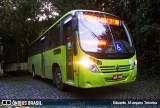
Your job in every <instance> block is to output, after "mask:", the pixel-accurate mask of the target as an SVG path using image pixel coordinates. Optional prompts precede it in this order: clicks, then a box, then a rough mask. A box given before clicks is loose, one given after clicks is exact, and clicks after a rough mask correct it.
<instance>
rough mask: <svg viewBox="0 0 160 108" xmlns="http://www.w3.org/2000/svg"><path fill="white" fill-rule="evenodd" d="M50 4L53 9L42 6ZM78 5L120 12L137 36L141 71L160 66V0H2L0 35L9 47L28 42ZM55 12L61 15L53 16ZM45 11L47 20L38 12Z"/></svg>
mask: <svg viewBox="0 0 160 108" xmlns="http://www.w3.org/2000/svg"><path fill="white" fill-rule="evenodd" d="M46 5H47V6H49V5H50V6H51V7H50V9H46V8H42V7H45V6H46ZM74 9H90V10H100V11H104V12H109V13H113V14H115V15H117V16H120V18H122V19H123V20H125V21H126V22H127V24H128V26H129V28H130V31H131V34H132V36H133V40H134V43H135V46H136V50H137V58H138V66H139V70H140V71H139V72H141V70H142V71H143V72H144V71H145V72H146V73H148V74H151V73H157V72H158V71H157V70H160V65H159V64H160V63H159V61H160V0H1V1H0V36H1V37H2V38H3V43H4V44H5V46H7V47H12V46H13V45H15V46H16V47H19V46H21V45H22V44H23V45H25V46H27V45H29V43H31V42H32V41H33V40H34V39H35V38H36V37H37V36H38V35H39V34H41V32H43V31H44V30H45V29H47V28H48V27H49V26H51V24H53V22H54V20H55V18H58V17H60V16H61V15H63V14H65V13H66V12H68V11H70V10H74ZM41 10H43V11H41ZM52 12H55V13H58V14H59V16H56V15H52V17H49V15H51V13H52ZM44 13H45V14H46V15H47V17H46V20H44V21H39V18H37V16H38V15H43V14H44ZM11 40H12V41H11ZM15 43H16V44H15Z"/></svg>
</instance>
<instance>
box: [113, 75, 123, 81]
mask: <svg viewBox="0 0 160 108" xmlns="http://www.w3.org/2000/svg"><path fill="white" fill-rule="evenodd" d="M113 79H114V80H118V79H122V75H114V76H113Z"/></svg>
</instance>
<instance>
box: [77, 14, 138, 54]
mask: <svg viewBox="0 0 160 108" xmlns="http://www.w3.org/2000/svg"><path fill="white" fill-rule="evenodd" d="M78 23H79V24H78V25H79V41H80V46H81V48H82V50H83V51H85V52H92V53H104V54H106V53H108V54H113V53H114V54H115V53H117V54H123V53H134V52H135V50H134V47H133V43H132V39H131V36H130V33H129V31H128V30H127V27H126V25H125V23H124V22H123V21H121V20H119V19H118V18H117V17H114V16H111V15H106V14H103V13H96V12H78Z"/></svg>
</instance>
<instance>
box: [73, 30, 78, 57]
mask: <svg viewBox="0 0 160 108" xmlns="http://www.w3.org/2000/svg"><path fill="white" fill-rule="evenodd" d="M73 53H74V56H76V55H77V36H76V32H73Z"/></svg>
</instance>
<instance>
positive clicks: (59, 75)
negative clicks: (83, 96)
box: [54, 67, 65, 91]
mask: <svg viewBox="0 0 160 108" xmlns="http://www.w3.org/2000/svg"><path fill="white" fill-rule="evenodd" d="M54 80H55V86H56V88H58V89H59V90H62V91H63V90H65V84H63V82H62V72H61V70H60V67H57V68H56V69H55V79H54Z"/></svg>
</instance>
